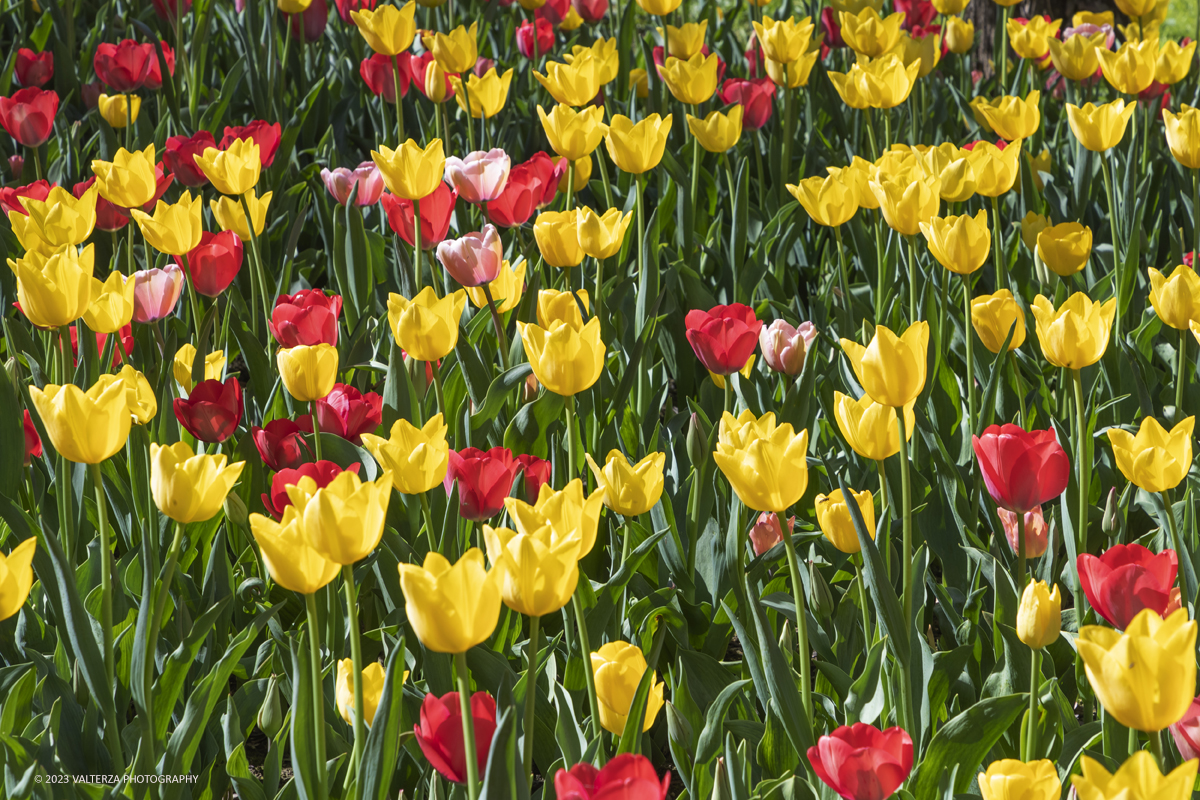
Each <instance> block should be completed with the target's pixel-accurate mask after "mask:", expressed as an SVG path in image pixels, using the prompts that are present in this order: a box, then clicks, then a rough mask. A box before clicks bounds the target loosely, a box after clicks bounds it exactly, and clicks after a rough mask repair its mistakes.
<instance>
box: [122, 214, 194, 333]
mask: <svg viewBox="0 0 1200 800" xmlns="http://www.w3.org/2000/svg"><path fill="white" fill-rule="evenodd" d="M197 199H198V198H197ZM129 280H131V281H133V283H134V290H133V321H134V322H140V323H143V324H145V323H147V322H154V321H155V320H160V319H162V318H163V317H166V316H168V315H170V313H171V312H172V311H174V310H175V304H176V303H178V302H179V296H180V294H182V293H183V281H184V275H183V270H182V269H180V268H179V265H178V264H167V265H166V266H165V267H163V268H162V269H159V268H157V267H155V268H154V269H144V270H140V271H138V272H135V273H133V275H131V276H129Z"/></svg>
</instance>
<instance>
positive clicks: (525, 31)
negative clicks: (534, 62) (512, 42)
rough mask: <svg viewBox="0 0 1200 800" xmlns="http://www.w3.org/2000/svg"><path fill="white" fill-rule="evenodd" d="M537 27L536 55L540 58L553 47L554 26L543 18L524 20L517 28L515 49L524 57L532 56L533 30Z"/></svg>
mask: <svg viewBox="0 0 1200 800" xmlns="http://www.w3.org/2000/svg"><path fill="white" fill-rule="evenodd" d="M535 28H536V29H537V57H538V58H540V57H542V56H544V55H546V53H548V52H550V49H551V48H552V47H554V26H553V25H551V24H550V23H549V22H548V21H546V20H544V19H539V20H537V22H536V23H532V22H530V21H529V20H525V21H524V22H522V23H521V27H519V28H517V50H518V51H519V52H520V53H521V55H523V56H525V57H526V58H534V51H533V46H534V36H533V31H534V29H535Z"/></svg>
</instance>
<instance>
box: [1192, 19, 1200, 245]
mask: <svg viewBox="0 0 1200 800" xmlns="http://www.w3.org/2000/svg"><path fill="white" fill-rule="evenodd" d="M1196 27H1197V28H1200V14H1197V15H1196ZM1198 209H1200V169H1194V170H1192V258H1193V259H1195V257H1196V256H1195V254H1196V253H1200V213H1198V212H1197V210H1198ZM1192 263H1193V264H1195V263H1196V262H1195V260H1193V261H1192Z"/></svg>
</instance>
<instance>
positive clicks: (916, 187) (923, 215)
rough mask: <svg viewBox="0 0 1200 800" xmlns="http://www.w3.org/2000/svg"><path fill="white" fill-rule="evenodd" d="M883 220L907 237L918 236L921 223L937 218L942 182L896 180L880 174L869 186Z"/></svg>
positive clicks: (934, 180)
mask: <svg viewBox="0 0 1200 800" xmlns="http://www.w3.org/2000/svg"><path fill="white" fill-rule="evenodd" d="M869 185H870V187H871V192H872V194H874V196H875V200H876V201H877V202H878V203H879V209H880V211H882V212H883V219H884V221H885V222H887V224H888V226H889V227H891V228H892V229H893V230H895V231H896V232H897V233H900V234H902V235H904V236H915V235H916V234H917V233H919V232H920V230H921V223H922V222H928V221H929V220H930V219H932V218H934V217H936V216H937V213H938V205H939V191H940V188H941V187H940V182H939V181H938V179H936V178H932V179H931V178H916V177H915V176H914V178H913V180H911V181H909V180H907V179H905V180H901V181H893V180H890V179H888V178H887V177H885V176H884V174H883V173H882V171H881V172H880V173H879V177H878V180H872V181H870V183H869Z"/></svg>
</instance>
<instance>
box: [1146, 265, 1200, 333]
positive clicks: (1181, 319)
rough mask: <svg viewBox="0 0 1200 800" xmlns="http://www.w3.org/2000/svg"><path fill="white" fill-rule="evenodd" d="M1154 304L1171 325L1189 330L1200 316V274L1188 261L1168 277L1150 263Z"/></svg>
mask: <svg viewBox="0 0 1200 800" xmlns="http://www.w3.org/2000/svg"><path fill="white" fill-rule="evenodd" d="M1149 272H1150V305H1152V306H1154V313H1156V314H1158V318H1159V319H1161V320H1162V321H1163V322H1164V323H1166V324H1167V325H1170V326H1171V327H1172V328H1175V329H1176V330H1181V331H1185V330H1187V329H1188V325H1189V324H1190V323H1191V321H1192V320H1200V276H1197V275H1196V271H1195V270H1194V269H1192V268H1191V267H1189V266H1187V265H1186V264H1180V265H1179V266H1177V267H1175V269H1174V271H1172V272H1171V277H1170V278H1167V277H1165V276H1164V275H1163V274H1162V273H1161V272H1159V271H1158V270H1156V269H1155V268H1154V267H1150V270H1149Z"/></svg>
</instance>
